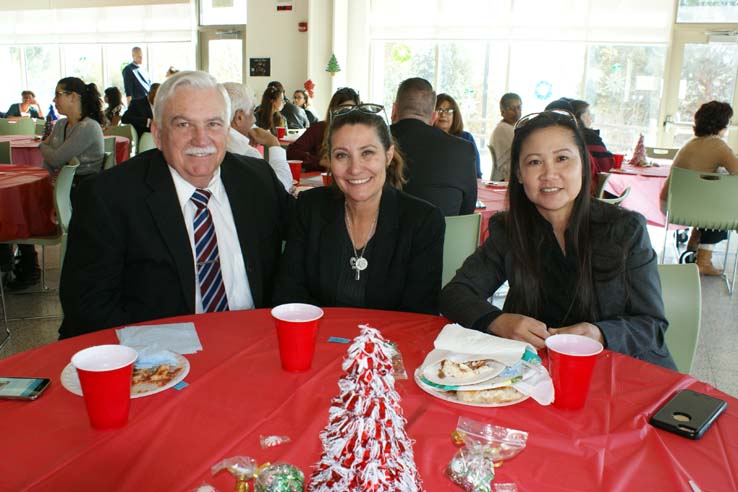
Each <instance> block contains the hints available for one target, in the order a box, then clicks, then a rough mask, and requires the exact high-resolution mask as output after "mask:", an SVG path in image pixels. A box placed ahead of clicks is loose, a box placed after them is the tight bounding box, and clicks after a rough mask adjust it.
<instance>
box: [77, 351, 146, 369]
mask: <svg viewBox="0 0 738 492" xmlns="http://www.w3.org/2000/svg"><path fill="white" fill-rule="evenodd" d="M137 358H138V352H136V351H135V350H134V349H132V348H131V347H126V346H125V345H95V346H93V347H88V348H86V349H83V350H80V351H79V352H77V353H76V354H74V355H73V356H72V365H73V366H74V367H75V368H77V369H79V370H82V371H88V372H106V371H114V370H116V369H120V368H121V367H126V366H128V365H130V364H133V363H134V362H135V361H136V359H137Z"/></svg>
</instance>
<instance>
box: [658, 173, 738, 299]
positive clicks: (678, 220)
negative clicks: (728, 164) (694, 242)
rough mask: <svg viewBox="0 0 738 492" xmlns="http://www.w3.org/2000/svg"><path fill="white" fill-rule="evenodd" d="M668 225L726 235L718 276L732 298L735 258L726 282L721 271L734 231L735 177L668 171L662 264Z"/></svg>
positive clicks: (737, 216)
mask: <svg viewBox="0 0 738 492" xmlns="http://www.w3.org/2000/svg"><path fill="white" fill-rule="evenodd" d="M670 224H678V225H684V226H689V227H700V228H703V229H715V230H726V231H728V242H727V246H726V248H725V251H726V253H725V259H724V261H723V275H722V276H723V278H724V279H725V283H726V285H727V287H728V293H730V294H731V295H732V294H733V287H734V286H735V274H736V266H737V265H738V256H736V258H735V260H734V261H733V277H732V279H731V280H730V281H728V276H727V273H726V271H725V267H726V266H727V264H728V251H730V236H731V234H730V232H731V231H734V230H736V229H738V175H735V176H729V175H725V174H718V173H703V172H699V171H690V170H689V169H682V168H679V167H672V168H671V175H670V178H669V193H668V195H667V200H666V222H665V224H664V244H663V247H662V249H661V263H663V262H664V255H665V253H666V239H667V237H668V228H669V225H670Z"/></svg>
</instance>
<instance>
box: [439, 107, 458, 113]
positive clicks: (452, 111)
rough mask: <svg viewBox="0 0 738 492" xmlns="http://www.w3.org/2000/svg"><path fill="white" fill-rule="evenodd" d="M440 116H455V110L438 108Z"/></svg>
mask: <svg viewBox="0 0 738 492" xmlns="http://www.w3.org/2000/svg"><path fill="white" fill-rule="evenodd" d="M436 113H438V114H454V108H438V109H436Z"/></svg>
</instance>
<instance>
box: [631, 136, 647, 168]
mask: <svg viewBox="0 0 738 492" xmlns="http://www.w3.org/2000/svg"><path fill="white" fill-rule="evenodd" d="M629 164H630V165H631V166H648V161H647V160H646V146H645V145H644V144H643V134H642V133H641V136H640V137H639V138H638V143H637V144H636V146H635V150H634V151H633V158H632V159H631V160H630V163H629Z"/></svg>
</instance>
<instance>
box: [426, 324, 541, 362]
mask: <svg viewBox="0 0 738 492" xmlns="http://www.w3.org/2000/svg"><path fill="white" fill-rule="evenodd" d="M433 346H434V347H435V348H436V349H438V350H448V351H449V352H455V353H457V354H480V355H484V356H486V357H488V358H490V359H494V360H496V361H499V362H502V363H503V364H505V365H506V366H511V365H513V364H515V363H516V362H517V361H519V360H520V359H522V358H523V353H525V348H526V347H530V349H531V350H532V351H533V352H535V351H536V349H535V348H533V346H532V345H530V344H528V343H525V342H520V341H518V340H510V339H507V338H500V337H496V336H494V335H489V334H487V333H482V332H481V331H477V330H469V329H467V328H464V327H463V326H461V325H458V324H456V323H454V324H450V325H446V326H444V327H443V330H441V333H439V334H438V336H437V337H436V340H435V341H434V342H433Z"/></svg>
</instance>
